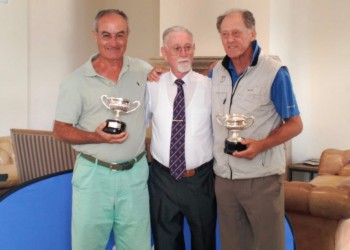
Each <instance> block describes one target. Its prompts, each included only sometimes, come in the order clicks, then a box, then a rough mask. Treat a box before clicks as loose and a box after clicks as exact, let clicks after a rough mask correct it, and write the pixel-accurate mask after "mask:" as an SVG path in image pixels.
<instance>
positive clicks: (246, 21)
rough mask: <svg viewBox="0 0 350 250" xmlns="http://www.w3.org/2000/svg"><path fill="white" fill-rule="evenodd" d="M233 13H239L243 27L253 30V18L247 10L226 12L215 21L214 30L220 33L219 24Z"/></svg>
mask: <svg viewBox="0 0 350 250" xmlns="http://www.w3.org/2000/svg"><path fill="white" fill-rule="evenodd" d="M233 13H241V14H242V17H243V22H244V25H245V26H246V27H247V28H248V29H255V18H254V16H253V13H252V12H250V11H249V10H242V9H230V10H228V11H226V12H225V13H224V14H222V15H220V16H218V17H217V19H216V28H217V29H218V31H219V32H220V29H221V23H222V21H223V20H224V19H225V17H227V16H229V15H231V14H233Z"/></svg>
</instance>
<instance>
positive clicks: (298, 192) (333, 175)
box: [285, 149, 350, 250]
mask: <svg viewBox="0 0 350 250" xmlns="http://www.w3.org/2000/svg"><path fill="white" fill-rule="evenodd" d="M285 209H286V213H287V216H288V217H289V220H290V223H291V225H292V228H293V231H294V238H295V243H296V249H297V250H311V249H317V250H334V249H335V250H346V249H350V150H336V149H326V150H324V151H323V152H322V154H321V158H320V165H319V170H318V176H317V177H316V178H314V179H313V180H311V181H310V182H298V181H290V182H285Z"/></svg>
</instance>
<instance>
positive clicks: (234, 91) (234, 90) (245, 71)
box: [228, 67, 249, 114]
mask: <svg viewBox="0 0 350 250" xmlns="http://www.w3.org/2000/svg"><path fill="white" fill-rule="evenodd" d="M248 69H249V67H248V68H246V69H245V70H244V71H243V73H242V75H241V76H240V77H239V78H238V79H237V81H236V83H235V87H234V88H233V90H232V93H231V99H230V108H229V112H228V113H229V114H231V106H232V101H233V96H234V94H235V93H236V90H237V88H238V84H239V82H240V81H241V79H242V78H243V77H244V76H245V74H246V73H247V71H248Z"/></svg>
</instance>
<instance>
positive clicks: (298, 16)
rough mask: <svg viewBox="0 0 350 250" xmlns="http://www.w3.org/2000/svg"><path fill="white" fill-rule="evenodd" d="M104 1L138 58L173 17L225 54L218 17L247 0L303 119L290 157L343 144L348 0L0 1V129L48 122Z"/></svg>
mask: <svg viewBox="0 0 350 250" xmlns="http://www.w3.org/2000/svg"><path fill="white" fill-rule="evenodd" d="M110 7H114V8H120V9H123V10H125V11H126V12H127V14H128V15H129V17H130V27H131V31H132V33H131V37H130V41H129V47H128V54H129V55H132V56H137V57H141V58H143V59H148V58H149V57H154V56H158V55H159V45H160V41H161V33H162V32H163V30H164V29H165V28H167V27H169V26H172V25H184V26H186V27H188V28H189V29H191V30H192V31H193V33H194V36H195V41H196V48H197V49H196V55H197V56H220V55H223V50H222V46H221V42H220V39H219V36H218V34H217V31H216V28H215V20H216V17H217V16H218V15H219V14H221V13H222V12H223V11H225V10H226V9H229V8H232V7H239V8H249V9H251V10H252V11H253V13H254V14H255V17H256V20H257V32H258V40H259V43H260V45H261V46H262V48H263V49H264V51H265V52H270V53H272V54H277V55H279V56H280V57H281V59H282V61H283V62H284V63H285V64H286V65H288V68H289V70H290V73H291V75H292V80H293V82H294V89H295V92H296V95H297V99H298V102H299V105H300V110H301V112H302V117H303V120H304V126H305V129H304V131H303V133H302V134H301V135H300V136H298V137H297V138H296V139H294V140H293V142H292V143H293V161H299V160H304V159H305V158H308V157H318V156H319V155H320V153H321V151H322V150H323V149H325V148H327V147H334V148H349V144H348V142H349V141H350V133H348V123H349V122H350V112H348V111H347V107H349V106H350V98H349V95H350V87H349V86H350V84H349V78H350V77H349V76H348V75H349V74H348V73H347V71H348V65H349V63H348V62H347V61H348V58H349V56H350V55H349V54H350V50H349V49H348V44H350V34H349V32H347V28H348V27H350V19H349V18H348V13H347V12H348V11H347V10H349V9H350V1H348V0H337V1H328V0H319V1H312V0H285V1H280V0H262V1H254V0H232V1H229V2H228V1H226V0H216V1H212V0H192V1H185V0H177V1H174V0H172V1H171V0H144V1H139V0H128V1H126V0H124V1H122V0H104V1H102V0H91V1H85V0H75V1H71V0H61V1H44V0H35V1H28V0H10V1H9V3H8V4H0V21H1V23H0V30H1V31H2V32H1V33H0V40H1V43H0V44H1V46H0V54H1V60H0V66H1V74H0V84H1V87H2V90H1V92H0V104H1V105H0V116H1V122H0V135H8V134H9V129H10V128H13V127H17V128H34V129H51V128H52V121H53V119H54V109H55V103H56V98H57V93H58V92H57V91H58V86H59V83H60V82H61V81H62V79H63V78H64V76H65V75H66V74H68V73H69V72H71V71H72V70H73V69H75V68H76V67H78V66H79V65H80V64H82V63H83V62H84V61H85V60H86V59H87V58H88V56H89V55H90V54H91V53H93V52H94V51H95V45H94V42H93V40H92V39H91V36H90V30H91V23H92V19H93V17H94V15H95V14H96V12H97V11H98V10H99V9H101V8H110Z"/></svg>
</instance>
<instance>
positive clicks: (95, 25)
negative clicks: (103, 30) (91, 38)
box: [93, 9, 130, 33]
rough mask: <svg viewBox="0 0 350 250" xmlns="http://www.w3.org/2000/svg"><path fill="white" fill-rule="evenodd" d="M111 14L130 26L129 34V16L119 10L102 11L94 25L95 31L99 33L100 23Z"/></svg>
mask: <svg viewBox="0 0 350 250" xmlns="http://www.w3.org/2000/svg"><path fill="white" fill-rule="evenodd" d="M109 14H116V15H119V16H121V17H122V18H123V19H124V20H125V21H126V23H127V24H128V33H129V31H130V30H129V22H128V16H127V15H126V14H125V12H123V11H121V10H118V9H105V10H100V11H99V12H98V13H97V14H96V17H95V20H94V23H93V30H94V31H96V32H98V22H99V21H100V19H101V18H102V17H103V16H106V15H109Z"/></svg>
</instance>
